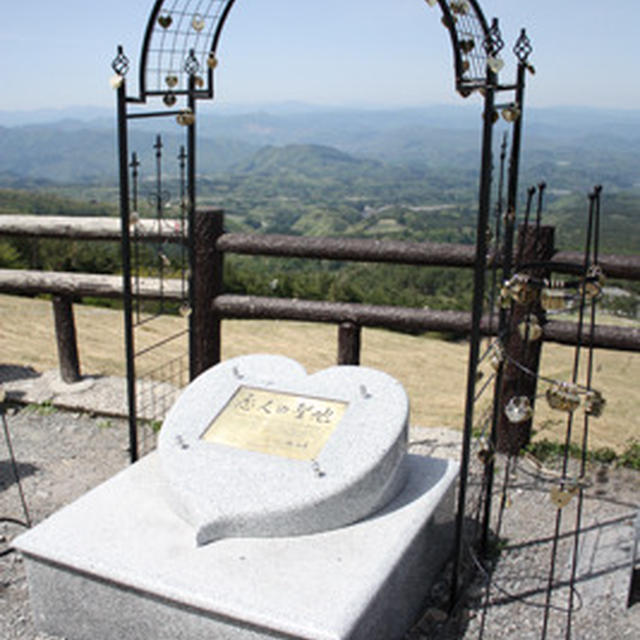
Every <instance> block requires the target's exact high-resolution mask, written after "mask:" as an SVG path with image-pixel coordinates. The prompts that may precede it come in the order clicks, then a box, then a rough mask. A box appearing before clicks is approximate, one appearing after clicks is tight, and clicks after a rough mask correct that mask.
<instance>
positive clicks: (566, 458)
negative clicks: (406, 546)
mask: <svg viewBox="0 0 640 640" xmlns="http://www.w3.org/2000/svg"><path fill="white" fill-rule="evenodd" d="M595 197H596V196H595V194H594V193H592V194H589V220H588V224H587V237H586V240H585V252H584V262H583V268H582V276H583V278H584V277H585V276H586V274H587V270H588V268H589V255H590V252H591V235H592V230H593V217H594V210H595ZM585 290H586V287H582V294H581V296H580V307H579V310H578V326H577V336H576V348H575V353H574V360H573V374H572V378H571V382H572V383H574V384H575V382H576V381H577V379H578V369H579V366H580V350H581V348H582V337H583V335H582V334H583V326H584V302H585ZM572 429H573V412H569V415H568V417H567V431H566V434H565V445H564V456H563V460H562V475H561V479H560V486H561V489H564V483H565V481H566V479H567V469H568V464H569V449H570V446H571V432H572ZM561 524H562V509H561V508H558V509H557V511H556V524H555V530H554V535H553V542H552V545H551V561H550V566H549V576H548V579H547V588H546V594H545V607H544V617H543V621H542V636H541V637H542V640H545V638H546V637H547V629H548V626H549V610H550V608H551V592H552V591H553V582H554V579H555V568H556V556H557V553H558V541H559V537H560V527H561Z"/></svg>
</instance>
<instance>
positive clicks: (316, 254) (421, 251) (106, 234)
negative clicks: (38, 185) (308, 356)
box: [0, 210, 640, 280]
mask: <svg viewBox="0 0 640 640" xmlns="http://www.w3.org/2000/svg"><path fill="white" fill-rule="evenodd" d="M215 212H218V213H221V212H220V211H219V210H214V211H213V212H212V211H211V210H208V211H207V213H209V214H211V213H215ZM136 229H137V233H138V237H139V238H140V239H141V240H143V241H148V242H158V241H168V242H181V240H182V238H181V236H180V221H179V220H177V219H172V220H164V221H163V223H162V224H161V225H158V222H157V221H155V220H147V219H145V220H141V221H140V222H139V223H138V225H137V226H136ZM0 235H5V236H13V237H32V238H33V237H39V238H64V239H67V240H114V241H119V240H120V221H119V220H117V219H116V218H98V217H82V216H78V217H60V216H33V215H2V216H0ZM216 249H217V250H218V251H220V252H222V253H236V254H245V255H263V256H279V257H300V258H319V259H324V260H341V261H349V260H352V261H360V262H388V263H395V264H413V265H417V266H434V267H435V266H441V267H461V268H470V267H473V264H474V262H475V247H473V246H471V245H464V244H454V243H435V242H404V241H401V240H374V239H364V238H318V237H312V238H310V237H303V236H286V235H276V234H270V235H257V234H249V233H224V234H222V235H221V236H220V237H219V238H218V240H217V241H216ZM583 259H584V256H583V254H581V253H580V252H578V251H557V252H556V253H554V255H553V259H552V261H551V264H550V265H549V268H550V270H551V271H554V272H556V273H575V272H576V271H577V270H578V269H580V268H581V266H582V262H583ZM599 263H600V265H601V266H602V269H603V271H604V272H605V274H606V275H607V277H608V278H620V279H623V280H640V255H628V256H620V255H615V254H612V255H602V256H600V257H599ZM489 264H490V265H496V264H497V265H498V266H499V261H498V260H496V259H495V257H491V258H490V260H489Z"/></svg>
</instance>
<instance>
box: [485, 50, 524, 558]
mask: <svg viewBox="0 0 640 640" xmlns="http://www.w3.org/2000/svg"><path fill="white" fill-rule="evenodd" d="M525 77H526V66H525V65H524V63H522V62H520V63H519V64H518V73H517V79H516V95H515V102H516V106H517V107H518V109H519V110H520V116H519V117H518V118H517V119H516V121H515V122H514V123H513V132H512V138H511V154H510V159H509V176H508V183H507V213H506V215H505V230H504V245H503V253H502V277H503V281H504V280H508V279H509V278H510V277H511V270H512V268H513V266H512V264H513V236H514V230H515V224H516V206H517V197H518V174H519V171H520V148H521V143H522V120H523V114H524V88H525ZM485 124H486V123H485ZM506 326H507V310H506V309H503V308H501V309H500V314H499V319H498V336H499V337H500V339H502V338H503V336H504V332H505V330H506ZM503 376H504V363H500V364H499V365H498V371H497V372H496V381H495V385H496V386H495V392H494V400H493V402H494V404H493V410H492V416H491V433H490V436H489V444H490V455H489V456H488V458H487V464H486V465H485V482H486V485H485V509H484V516H483V527H482V539H481V550H482V552H483V554H485V555H486V552H487V551H488V535H489V527H490V525H491V499H492V493H493V474H494V455H493V454H494V452H495V450H496V444H497V437H498V436H497V426H498V421H499V419H500V414H501V412H502V402H503V398H502V384H503Z"/></svg>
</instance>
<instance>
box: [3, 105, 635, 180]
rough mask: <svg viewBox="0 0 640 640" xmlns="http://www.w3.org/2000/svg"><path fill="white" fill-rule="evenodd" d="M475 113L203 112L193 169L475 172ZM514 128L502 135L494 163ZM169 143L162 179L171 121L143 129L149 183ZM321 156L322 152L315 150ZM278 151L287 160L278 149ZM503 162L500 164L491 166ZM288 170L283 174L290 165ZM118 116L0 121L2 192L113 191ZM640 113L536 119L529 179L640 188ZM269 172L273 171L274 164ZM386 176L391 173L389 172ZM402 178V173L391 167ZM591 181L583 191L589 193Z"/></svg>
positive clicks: (87, 111) (172, 136)
mask: <svg viewBox="0 0 640 640" xmlns="http://www.w3.org/2000/svg"><path fill="white" fill-rule="evenodd" d="M480 123H481V108H480V105H479V104H474V105H463V106H433V107H423V108H417V107H416V108H406V109H393V110H392V109H389V110H374V109H347V108H335V109H329V108H319V107H308V106H305V105H280V106H277V105H276V106H272V107H270V108H269V110H266V109H262V110H241V109H235V110H233V109H229V108H224V109H221V110H219V111H216V105H215V104H211V105H209V104H207V105H206V106H203V108H202V110H201V113H199V116H198V134H199V155H198V171H199V173H200V174H203V175H210V176H213V175H217V174H229V173H235V172H240V173H246V172H251V171H254V170H264V168H265V163H267V162H268V163H271V165H274V164H275V165H281V166H290V167H295V166H298V167H300V166H306V168H307V170H309V169H311V165H313V171H315V172H316V173H318V172H319V173H318V175H319V174H320V173H322V171H323V170H325V169H326V170H328V171H333V172H335V170H336V167H341V166H344V167H346V166H349V167H350V168H351V169H353V167H354V163H356V164H357V165H358V170H361V171H365V172H366V171H372V170H374V169H375V170H380V167H381V164H380V163H382V165H384V166H386V167H389V168H391V167H394V168H398V167H402V168H404V169H406V170H409V171H410V170H415V169H420V170H430V169H443V168H449V169H450V170H451V171H453V172H455V171H458V172H465V173H468V172H474V171H476V170H477V167H478V164H479V147H480V135H481V131H480V128H481V127H480ZM506 127H507V125H505V124H504V123H502V122H501V123H500V124H499V125H497V127H496V134H495V140H496V154H497V153H498V145H499V143H500V141H501V139H502V132H503V131H507V130H508V129H507V128H506ZM158 132H159V133H162V134H163V139H164V146H165V150H166V151H165V153H166V165H167V171H169V172H170V171H172V170H173V169H171V168H170V159H171V157H172V156H173V157H175V155H177V153H178V149H179V147H180V145H181V144H184V135H183V131H182V130H181V129H180V128H179V127H178V126H177V125H175V124H174V123H173V122H172V121H171V120H168V119H156V120H154V121H136V123H135V127H134V126H132V134H131V141H130V149H131V150H132V151H134V150H135V151H137V152H138V153H139V155H140V157H141V160H142V166H143V171H144V170H146V171H147V173H148V174H151V173H152V167H153V163H152V154H153V150H152V145H153V141H154V134H155V133H158ZM318 145H319V146H321V147H322V148H323V149H324V151H323V152H322V153H321V154H318V148H317V146H318ZM277 149H280V151H277ZM496 162H497V158H496ZM283 163H284V165H283ZM116 167H117V149H116V136H115V115H114V113H113V112H110V111H109V110H108V109H94V108H77V109H67V110H60V111H51V110H43V111H37V112H6V111H5V112H2V111H0V186H18V187H19V186H21V185H27V184H31V185H33V184H35V183H45V184H46V183H47V182H51V183H74V184H90V183H100V184H111V183H113V182H115V179H116ZM638 167H640V110H635V111H624V110H619V111H617V110H598V109H587V108H575V109H569V108H557V109H529V110H527V111H526V113H525V135H524V146H523V177H524V179H526V180H528V181H533V182H536V181H539V180H546V181H548V182H550V183H551V182H553V183H554V185H555V186H556V187H557V188H560V189H572V188H579V187H580V185H582V187H584V188H588V187H589V186H590V183H594V182H606V183H607V184H608V185H609V186H610V187H611V188H613V189H629V188H633V187H638V186H640V170H639V169H638ZM272 168H273V166H272ZM389 170H390V169H389ZM394 170H395V169H394ZM583 183H586V184H583Z"/></svg>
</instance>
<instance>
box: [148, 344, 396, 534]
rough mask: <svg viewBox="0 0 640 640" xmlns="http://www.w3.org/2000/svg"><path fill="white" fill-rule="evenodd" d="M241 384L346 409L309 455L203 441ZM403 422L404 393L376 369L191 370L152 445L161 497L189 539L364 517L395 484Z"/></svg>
mask: <svg viewBox="0 0 640 640" xmlns="http://www.w3.org/2000/svg"><path fill="white" fill-rule="evenodd" d="M241 387H243V388H247V387H249V388H259V389H264V390H270V391H274V392H284V393H288V394H296V395H299V396H309V397H312V398H313V397H316V398H324V399H332V400H337V401H342V402H345V403H348V405H347V409H346V412H345V413H344V415H343V416H342V418H341V419H340V420H339V422H338V423H337V425H336V426H335V429H334V430H333V432H332V433H331V435H330V436H329V439H328V440H327V442H326V444H324V446H323V447H322V448H321V450H320V451H319V453H318V454H317V455H315V457H314V458H313V459H309V460H296V459H291V458H289V457H286V456H283V455H273V454H270V453H263V452H259V451H251V450H247V449H244V448H241V447H235V446H229V445H228V444H218V443H214V442H207V441H205V440H203V439H202V435H203V433H204V432H205V431H206V430H207V427H208V426H209V425H210V424H211V422H212V420H213V419H214V418H216V416H218V415H219V414H220V412H221V411H223V409H225V407H226V406H227V405H228V403H229V402H230V400H231V398H232V397H233V396H234V394H235V393H236V392H237V391H238V389H240V388H241ZM296 402H297V401H295V402H294V404H293V405H292V406H295V404H296ZM305 402H306V404H309V402H310V401H305ZM269 411H273V406H271V407H270V408H269ZM261 415H263V414H262V413H261ZM292 422H299V421H296V420H295V419H292ZM408 425H409V403H408V399H407V396H406V393H405V391H404V389H403V387H402V385H401V384H400V383H399V382H398V381H396V380H395V379H393V378H392V377H390V376H388V375H387V374H385V373H382V372H380V371H376V370H373V369H368V368H365V367H350V366H341V367H331V368H329V369H325V370H323V371H320V372H318V373H315V374H313V375H307V373H306V372H305V370H304V368H303V367H302V366H301V365H300V364H298V363H297V362H295V361H294V360H291V359H289V358H285V357H282V356H274V355H251V356H241V357H239V358H235V359H231V360H227V361H225V362H223V363H221V364H219V365H217V366H215V367H213V368H212V369H209V370H208V371H206V372H205V373H203V374H202V375H201V376H199V377H198V378H197V379H196V380H194V381H193V382H192V383H191V384H190V385H189V386H188V387H187V388H186V389H185V390H184V392H183V393H182V394H181V396H180V398H179V399H178V401H177V402H176V403H175V405H174V406H173V407H172V409H171V411H170V412H169V414H168V416H167V418H166V420H165V422H164V424H163V427H162V430H161V432H160V438H159V443H158V450H159V456H160V461H161V468H162V474H163V476H164V477H165V479H166V483H165V487H166V494H167V497H168V499H169V501H170V504H171V505H172V507H173V508H174V509H175V511H176V513H178V514H179V515H180V516H181V517H182V518H184V520H185V521H186V522H188V523H190V524H191V525H192V526H193V527H194V528H195V530H196V537H197V542H198V544H206V543H208V542H211V541H213V540H217V539H220V538H226V537H238V536H290V535H301V534H308V533H314V532H319V531H326V530H328V529H334V528H337V527H342V526H345V525H347V524H350V523H352V522H355V521H357V520H360V519H362V518H365V517H367V516H369V515H370V514H372V513H374V512H375V511H377V510H378V509H380V508H381V507H383V506H384V505H385V504H387V503H388V502H389V501H390V500H391V499H393V498H394V497H395V496H396V495H397V494H398V493H399V492H400V491H401V489H402V488H403V486H404V484H405V482H406V478H407V468H406V464H405V462H404V461H405V454H406V447H407V434H408Z"/></svg>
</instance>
